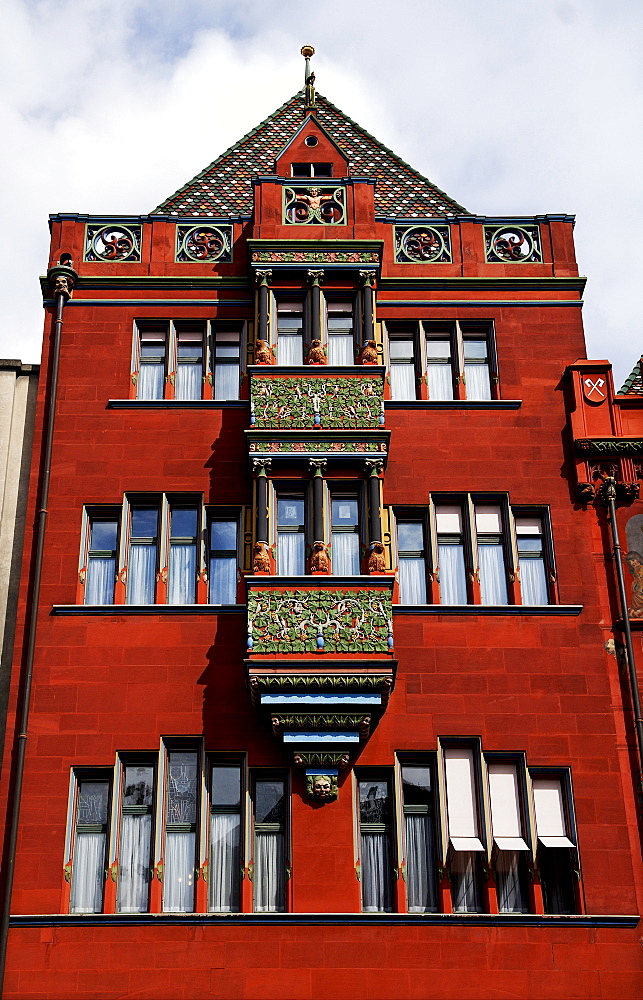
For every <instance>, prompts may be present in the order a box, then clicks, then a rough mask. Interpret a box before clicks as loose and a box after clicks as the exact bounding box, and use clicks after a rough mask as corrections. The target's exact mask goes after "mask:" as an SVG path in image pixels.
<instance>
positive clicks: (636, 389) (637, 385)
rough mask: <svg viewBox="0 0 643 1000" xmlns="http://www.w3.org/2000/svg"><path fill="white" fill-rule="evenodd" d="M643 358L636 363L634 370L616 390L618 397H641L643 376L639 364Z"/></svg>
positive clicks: (642, 393) (642, 394)
mask: <svg viewBox="0 0 643 1000" xmlns="http://www.w3.org/2000/svg"><path fill="white" fill-rule="evenodd" d="M642 361H643V358H641V359H640V360H639V361H637V362H636V364H635V365H634V368H633V369H632V371H631V374H630V376H629V378H626V379H625V382H624V383H623V385H622V386H621V388H620V389H619V390H618V395H619V396H622V395H625V394H627V393H630V394H633V395H636V396H643V374H641V362H642Z"/></svg>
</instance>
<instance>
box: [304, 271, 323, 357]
mask: <svg viewBox="0 0 643 1000" xmlns="http://www.w3.org/2000/svg"><path fill="white" fill-rule="evenodd" d="M308 280H309V282H310V285H311V297H312V301H311V310H310V313H311V316H310V339H311V341H312V340H323V337H322V323H321V287H320V285H321V283H322V281H323V280H324V272H323V271H309V272H308Z"/></svg>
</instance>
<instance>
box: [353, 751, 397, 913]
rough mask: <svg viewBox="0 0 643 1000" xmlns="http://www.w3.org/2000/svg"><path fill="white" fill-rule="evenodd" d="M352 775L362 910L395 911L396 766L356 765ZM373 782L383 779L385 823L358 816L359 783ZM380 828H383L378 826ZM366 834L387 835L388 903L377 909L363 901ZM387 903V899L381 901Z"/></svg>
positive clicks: (359, 810) (369, 911) (359, 807)
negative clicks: (369, 821)
mask: <svg viewBox="0 0 643 1000" xmlns="http://www.w3.org/2000/svg"><path fill="white" fill-rule="evenodd" d="M354 775H355V797H354V803H355V805H354V809H355V821H356V822H355V825H356V833H357V857H358V865H359V880H360V903H361V912H362V913H395V912H396V900H395V879H396V875H397V872H398V871H399V868H398V866H397V865H396V864H395V861H396V860H397V859H398V858H399V853H400V842H399V840H398V836H399V831H398V810H397V808H396V807H397V792H396V783H395V768H394V767H388V768H386V767H356V768H355V769H354ZM369 781H373V782H385V783H386V786H387V789H388V808H389V819H388V822H387V823H368V822H364V821H362V816H361V785H362V784H363V783H364V784H366V783H368V782H369ZM365 827H377V829H365ZM380 827H382V829H380ZM368 833H383V834H385V835H386V836H387V838H388V839H387V841H386V843H387V853H388V861H389V872H388V880H387V886H386V889H385V893H386V892H387V893H388V895H389V897H390V906H385V907H380V908H379V909H374V908H373V907H371V908H369V909H367V908H366V905H365V902H364V888H365V881H364V849H363V842H362V837H363V835H364V834H368ZM384 902H386V900H384Z"/></svg>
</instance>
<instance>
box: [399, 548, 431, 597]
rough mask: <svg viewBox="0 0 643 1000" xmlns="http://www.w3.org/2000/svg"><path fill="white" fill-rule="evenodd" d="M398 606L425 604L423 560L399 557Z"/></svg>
mask: <svg viewBox="0 0 643 1000" xmlns="http://www.w3.org/2000/svg"><path fill="white" fill-rule="evenodd" d="M399 563H400V604H426V573H425V569H424V559H421V558H407V557H406V556H400V560H399Z"/></svg>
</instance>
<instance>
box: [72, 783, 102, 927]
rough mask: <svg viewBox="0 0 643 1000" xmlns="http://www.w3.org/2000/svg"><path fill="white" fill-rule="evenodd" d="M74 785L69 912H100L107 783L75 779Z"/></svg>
mask: <svg viewBox="0 0 643 1000" xmlns="http://www.w3.org/2000/svg"><path fill="white" fill-rule="evenodd" d="M75 783H76V810H75V815H76V820H75V825H74V846H73V858H72V877H71V900H70V909H71V912H72V913H100V912H101V910H102V908H103V890H104V886H105V858H106V849H107V823H108V817H109V811H110V792H111V781H110V780H109V779H107V778H99V777H86V778H85V777H80V776H79V777H77V778H76V782H75Z"/></svg>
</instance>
